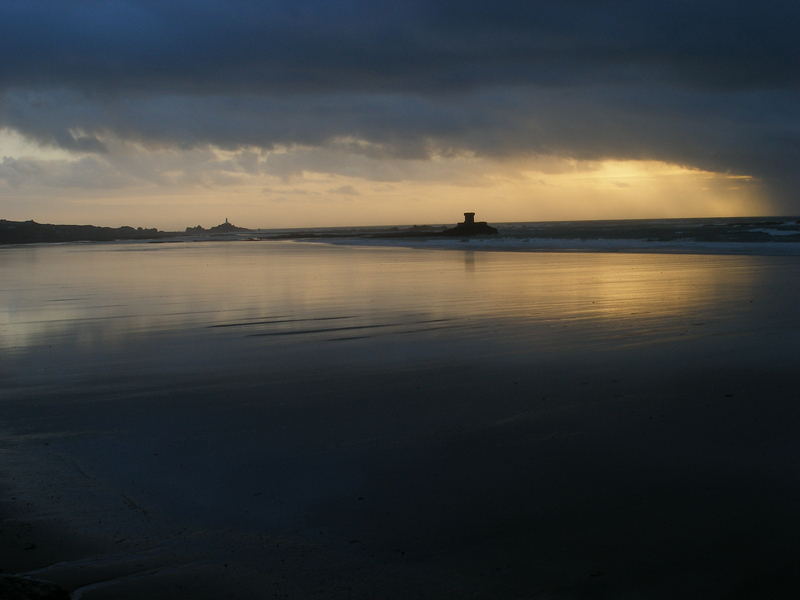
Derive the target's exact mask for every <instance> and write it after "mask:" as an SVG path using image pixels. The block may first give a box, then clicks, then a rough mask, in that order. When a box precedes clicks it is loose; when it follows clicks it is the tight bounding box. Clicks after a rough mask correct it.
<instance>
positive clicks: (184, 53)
mask: <svg viewBox="0 0 800 600" xmlns="http://www.w3.org/2000/svg"><path fill="white" fill-rule="evenodd" d="M798 26H800V4H799V3H797V2H783V1H770V2H758V3H756V2H747V1H732V0H726V1H724V2H723V1H702V0H694V1H683V0H673V1H668V2H659V3H650V2H641V1H638V0H637V1H632V0H629V1H622V0H617V1H612V0H559V1H558V2H537V1H533V0H526V1H510V0H494V1H492V2H486V1H485V0H484V1H482V2H477V1H474V0H459V1H449V0H447V1H444V0H424V1H417V0H404V1H402V2H390V1H384V2H381V1H376V0H371V1H366V0H363V1H362V0H353V1H333V0H327V1H324V2H323V1H311V2H308V1H302V0H292V1H270V0H224V1H223V0H192V1H188V0H170V1H169V2H164V1H163V0H158V1H156V0H48V1H45V0H0V55H2V56H3V57H4V58H3V60H2V61H0V218H6V219H12V220H25V219H35V220H37V221H40V222H58V223H93V224H98V225H115V226H118V225H123V224H128V225H133V226H145V227H159V228H162V229H182V228H184V227H186V226H188V225H196V224H201V225H204V226H209V225H214V224H217V223H219V222H221V221H223V220H224V219H225V218H228V219H230V220H231V221H232V222H234V223H236V224H240V225H244V226H249V227H303V226H334V225H350V224H352V225H370V224H413V223H450V222H455V221H457V220H460V215H461V213H462V212H464V211H468V210H469V211H476V212H478V218H480V219H486V220H488V221H490V222H507V221H535V220H571V219H595V218H657V217H691V216H740V215H768V214H782V215H797V214H800V169H798V163H799V160H800V97H798V96H799V95H800V94H798V91H799V90H800V41H798V39H800V37H799V36H797V31H798Z"/></svg>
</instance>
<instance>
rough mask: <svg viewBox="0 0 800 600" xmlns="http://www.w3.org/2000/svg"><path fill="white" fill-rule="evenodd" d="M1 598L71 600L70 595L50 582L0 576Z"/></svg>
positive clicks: (13, 599) (11, 599)
mask: <svg viewBox="0 0 800 600" xmlns="http://www.w3.org/2000/svg"><path fill="white" fill-rule="evenodd" d="M0 598H2V599H3V600H69V594H68V593H67V592H66V591H65V590H63V589H62V588H60V587H58V586H57V585H55V584H53V583H50V582H48V581H39V580H37V579H28V578H27V577H15V576H12V575H2V576H0Z"/></svg>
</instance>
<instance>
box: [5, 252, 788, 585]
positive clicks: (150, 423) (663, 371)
mask: <svg viewBox="0 0 800 600" xmlns="http://www.w3.org/2000/svg"><path fill="white" fill-rule="evenodd" d="M0 275H1V276H2V279H1V280H2V281H3V284H2V286H0V287H1V288H2V289H0V302H2V304H3V306H4V312H3V320H2V321H0V333H2V337H1V338H0V340H2V341H0V344H2V346H1V347H0V352H2V358H3V360H2V362H1V363H0V383H2V387H1V388H0V390H2V391H0V403H1V405H2V415H3V417H2V425H1V427H0V430H1V435H2V437H0V449H2V452H3V456H4V462H3V468H2V481H1V482H0V484H1V485H2V486H3V497H4V498H5V499H6V501H5V502H4V505H3V507H2V511H3V514H2V516H3V518H4V520H3V526H2V534H0V544H2V546H3V549H2V555H0V556H2V560H3V563H2V564H0V567H2V569H3V572H5V573H27V574H31V575H33V576H36V577H40V578H42V579H46V580H50V581H53V582H56V583H58V584H60V585H62V586H63V587H65V588H67V589H69V590H74V594H73V597H76V598H84V599H88V600H94V599H97V600H102V599H110V598H114V599H120V598H144V597H147V598H175V597H193V598H206V597H207V598H218V597H224V598H262V597H263V598H273V597H275V598H376V597H379V598H398V599H399V598H487V599H488V598H615V599H616V598H675V597H684V598H703V599H707V598H721V599H722V598H728V599H738V598H755V597H782V594H783V595H787V594H793V593H794V592H795V591H796V590H797V589H798V587H800V575H799V574H798V563H797V556H796V552H795V547H796V540H797V539H798V534H800V520H799V519H798V518H797V516H796V513H797V507H798V502H800V478H798V456H800V454H798V442H797V439H796V437H797V436H796V431H797V426H798V424H800V403H798V400H800V386H798V381H797V372H798V369H797V353H796V350H797V348H798V347H800V315H798V313H797V311H796V303H797V299H798V295H799V293H800V260H799V259H798V258H797V257H792V256H784V257H767V256H705V255H658V254H646V255H645V254H603V253H594V254H580V253H569V254H560V253H546V254H538V253H506V252H470V251H454V250H450V251H446V250H411V249H398V248H350V247H346V246H324V245H315V244H298V243H289V242H253V243H229V244H214V243H196V244H170V245H168V246H165V245H157V246H153V245H146V244H117V245H64V246H52V247H28V248H7V249H3V250H2V252H0Z"/></svg>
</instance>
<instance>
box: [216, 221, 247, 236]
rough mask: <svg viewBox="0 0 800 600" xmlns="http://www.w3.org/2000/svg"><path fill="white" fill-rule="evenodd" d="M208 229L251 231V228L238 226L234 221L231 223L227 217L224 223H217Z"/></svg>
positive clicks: (221, 231)
mask: <svg viewBox="0 0 800 600" xmlns="http://www.w3.org/2000/svg"><path fill="white" fill-rule="evenodd" d="M208 231H209V233H233V232H235V231H250V230H249V229H247V228H246V227H237V226H236V225H234V224H233V223H229V222H228V219H225V222H224V223H221V224H219V225H215V226H214V227H211V228H210V229H209V230H208Z"/></svg>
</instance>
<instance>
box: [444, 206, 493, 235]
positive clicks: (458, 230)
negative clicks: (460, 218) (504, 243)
mask: <svg viewBox="0 0 800 600" xmlns="http://www.w3.org/2000/svg"><path fill="white" fill-rule="evenodd" d="M496 233H497V229H495V228H494V227H490V226H489V225H488V224H487V223H486V221H477V222H476V221H475V213H474V212H465V213H464V222H463V223H457V224H456V226H455V227H453V228H452V229H445V230H444V231H442V232H441V233H440V235H494V234H496Z"/></svg>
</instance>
